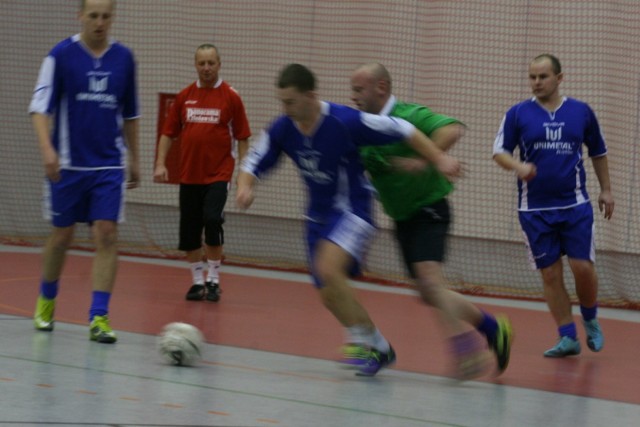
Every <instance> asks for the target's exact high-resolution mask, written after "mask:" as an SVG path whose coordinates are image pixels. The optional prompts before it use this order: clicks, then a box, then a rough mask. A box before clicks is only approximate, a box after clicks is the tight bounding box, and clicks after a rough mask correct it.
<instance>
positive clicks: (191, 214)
mask: <svg viewBox="0 0 640 427" xmlns="http://www.w3.org/2000/svg"><path fill="white" fill-rule="evenodd" d="M205 190H206V187H205V186H202V185H190V184H180V190H179V191H180V196H179V197H180V231H179V242H178V249H179V250H181V251H184V253H185V258H186V260H187V263H188V265H189V271H190V272H191V286H190V287H189V290H188V291H187V294H186V299H187V300H189V301H199V300H203V299H204V297H205V287H204V282H205V280H204V263H203V262H202V255H203V251H202V230H203V228H204V214H203V212H204V211H203V210H204V194H205Z"/></svg>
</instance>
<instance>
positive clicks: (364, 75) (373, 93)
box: [351, 62, 391, 114]
mask: <svg viewBox="0 0 640 427" xmlns="http://www.w3.org/2000/svg"><path fill="white" fill-rule="evenodd" d="M389 97H391V75H390V74H389V71H387V69H386V68H385V67H384V65H382V64H379V63H376V62H372V63H368V64H362V65H360V66H358V67H357V68H356V69H355V70H354V71H353V73H352V74H351V100H352V101H353V102H354V103H355V105H356V107H357V108H358V109H359V110H360V111H364V112H366V113H372V114H379V113H380V112H381V111H382V109H383V108H384V105H385V104H386V103H387V101H388V100H389Z"/></svg>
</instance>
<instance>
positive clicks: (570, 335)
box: [540, 259, 580, 357]
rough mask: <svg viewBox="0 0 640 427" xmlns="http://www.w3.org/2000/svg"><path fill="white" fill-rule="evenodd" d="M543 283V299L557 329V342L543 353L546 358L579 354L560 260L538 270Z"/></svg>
mask: <svg viewBox="0 0 640 427" xmlns="http://www.w3.org/2000/svg"><path fill="white" fill-rule="evenodd" d="M540 274H541V276H542V283H543V293H544V298H545V301H546V303H547V307H549V312H550V313H551V316H553V319H554V321H555V322H556V325H557V327H558V336H559V339H558V342H557V343H556V345H555V346H553V347H552V348H550V349H549V350H547V351H545V352H544V355H545V356H546V357H565V356H572V355H576V354H579V353H580V343H579V342H578V335H577V330H576V324H575V322H574V321H573V315H572V313H571V300H570V298H569V294H568V293H567V290H566V287H565V284H564V278H563V268H562V259H558V260H556V262H554V263H553V264H551V265H550V266H548V267H544V268H541V269H540Z"/></svg>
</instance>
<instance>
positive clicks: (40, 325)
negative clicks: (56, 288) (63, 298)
mask: <svg viewBox="0 0 640 427" xmlns="http://www.w3.org/2000/svg"><path fill="white" fill-rule="evenodd" d="M55 308H56V300H55V299H48V298H45V297H43V296H42V295H39V296H38V300H37V301H36V312H35V313H34V315H33V324H34V325H35V327H36V329H37V330H39V331H53V323H54V320H53V312H54V311H55Z"/></svg>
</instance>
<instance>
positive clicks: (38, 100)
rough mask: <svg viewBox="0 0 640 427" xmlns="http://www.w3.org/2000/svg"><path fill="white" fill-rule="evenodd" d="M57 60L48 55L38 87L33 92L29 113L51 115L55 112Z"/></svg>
mask: <svg viewBox="0 0 640 427" xmlns="http://www.w3.org/2000/svg"><path fill="white" fill-rule="evenodd" d="M55 70H56V60H55V58H54V57H53V56H51V55H48V56H47V57H46V58H44V60H43V61H42V65H41V66H40V72H39V73H38V80H37V82H36V87H35V88H34V90H33V95H32V97H31V103H30V104H29V113H39V114H51V113H52V112H53V106H54V105H55V103H54V102H53V101H54V100H55V97H56V93H58V91H56V88H55V86H54V82H55Z"/></svg>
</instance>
